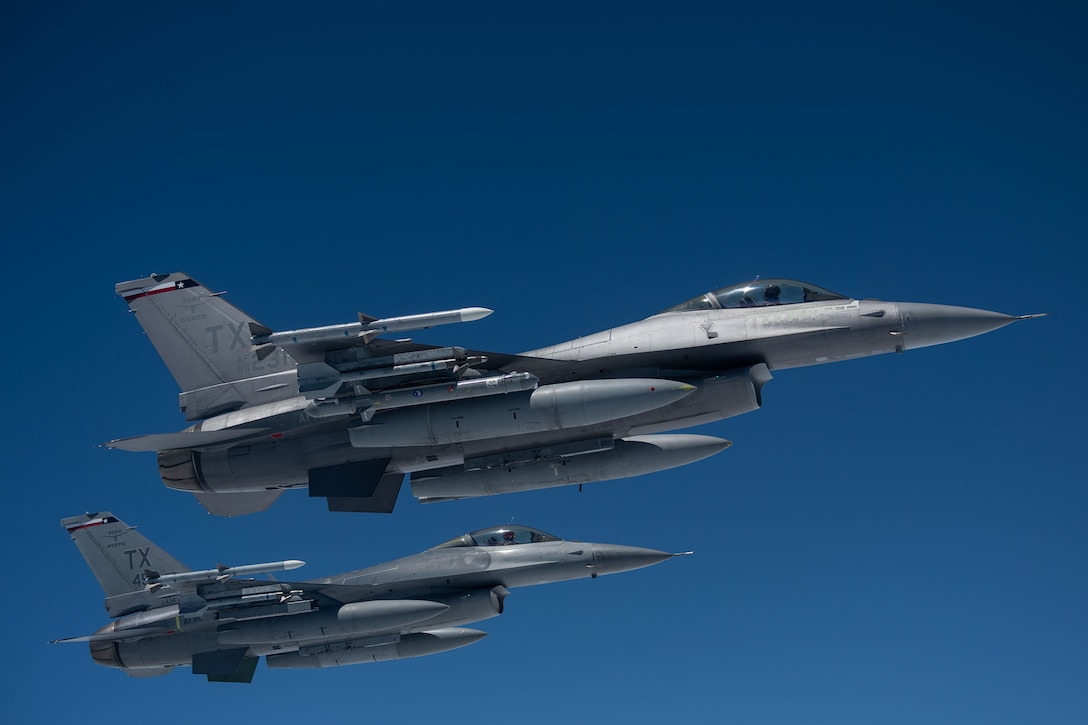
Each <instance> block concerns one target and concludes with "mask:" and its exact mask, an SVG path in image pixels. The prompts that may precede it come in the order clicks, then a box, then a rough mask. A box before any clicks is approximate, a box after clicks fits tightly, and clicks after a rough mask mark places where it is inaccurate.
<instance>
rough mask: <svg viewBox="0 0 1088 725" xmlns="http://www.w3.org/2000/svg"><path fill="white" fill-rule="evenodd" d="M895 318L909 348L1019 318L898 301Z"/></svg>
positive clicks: (971, 333) (960, 336) (978, 332)
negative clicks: (897, 311)
mask: <svg viewBox="0 0 1088 725" xmlns="http://www.w3.org/2000/svg"><path fill="white" fill-rule="evenodd" d="M899 319H900V322H901V323H902V327H903V329H902V333H903V347H904V348H906V349H908V350H913V349H914V348H918V347H928V346H930V345H940V344H942V343H945V342H954V341H956V340H963V339H965V338H968V337H974V336H975V335H982V334H984V333H987V332H991V331H992V330H996V329H998V328H999V327H1004V326H1005V325H1008V324H1009V323H1011V322H1016V321H1017V320H1019V319H1022V318H1020V317H1016V316H1014V315H1004V314H1002V313H1000V312H991V311H989V310H977V309H974V308H972V307H953V306H951V305H932V304H926V303H924V302H901V303H899Z"/></svg>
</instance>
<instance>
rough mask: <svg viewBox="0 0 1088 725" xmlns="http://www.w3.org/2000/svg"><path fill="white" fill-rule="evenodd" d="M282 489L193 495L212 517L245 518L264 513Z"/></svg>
mask: <svg viewBox="0 0 1088 725" xmlns="http://www.w3.org/2000/svg"><path fill="white" fill-rule="evenodd" d="M281 493H283V490H282V489H277V490H275V491H255V492H252V493H194V494H193V495H194V496H196V500H197V501H199V502H200V505H201V506H203V507H204V508H206V509H207V510H208V513H210V514H212V515H214V516H227V517H230V516H245V515H246V514H256V513H260V512H261V511H264V510H265V509H267V508H268V507H269V506H271V505H272V504H273V503H275V501H276V499H277V498H279V497H280V494H281Z"/></svg>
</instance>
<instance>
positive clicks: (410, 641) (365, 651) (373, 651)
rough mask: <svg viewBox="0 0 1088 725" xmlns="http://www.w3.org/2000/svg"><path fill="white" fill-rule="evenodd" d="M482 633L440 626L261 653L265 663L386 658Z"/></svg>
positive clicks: (439, 648) (332, 663)
mask: <svg viewBox="0 0 1088 725" xmlns="http://www.w3.org/2000/svg"><path fill="white" fill-rule="evenodd" d="M486 636H487V633H486V632H481V631H480V630H478V629H465V628H463V627H444V628H441V629H432V630H429V631H427V632H419V633H417V634H404V635H397V634H394V635H389V636H387V637H378V638H372V639H361V640H350V641H348V642H335V643H332V644H327V645H320V646H317V647H305V648H302V649H300V650H299V651H298V652H288V653H284V654H277V655H269V656H268V657H265V663H266V664H267V665H268V666H269V667H279V668H287V667H291V668H300V667H340V666H342V665H359V664H364V663H366V662H387V661H389V660H403V659H408V658H409V657H422V656H424V655H433V654H438V653H439V652H447V651H449V650H451V649H457V648H459V647H466V646H468V645H470V644H472V643H473V642H478V641H479V640H481V639H483V638H484V637H486Z"/></svg>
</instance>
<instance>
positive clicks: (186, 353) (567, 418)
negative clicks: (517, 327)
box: [106, 273, 1037, 516]
mask: <svg viewBox="0 0 1088 725" xmlns="http://www.w3.org/2000/svg"><path fill="white" fill-rule="evenodd" d="M117 293H118V294H119V295H120V296H122V297H123V298H124V300H125V301H126V302H127V303H128V305H129V308H130V309H131V311H132V312H134V313H135V314H136V319H137V320H139V322H140V324H141V325H142V326H143V328H144V330H146V332H147V334H148V337H150V338H151V342H152V344H154V346H155V348H156V349H157V350H158V352H159V354H160V355H161V356H162V358H163V360H164V361H165V362H166V365H167V367H168V368H169V369H170V372H171V373H172V374H173V376H174V379H175V380H176V381H177V383H178V385H179V387H180V388H181V390H182V393H181V395H180V404H181V410H182V412H183V413H184V414H185V417H186V419H187V420H190V421H195V425H193V426H191V427H189V428H187V429H186V430H184V431H182V432H179V433H167V434H157V435H147V436H140V437H136V438H124V439H120V440H114V441H110V442H109V443H107V444H106V445H107V446H109V447H111V448H120V449H124V450H130V451H157V452H158V463H159V470H160V472H161V475H162V479H163V482H164V483H165V484H166V485H167V486H168V487H170V488H174V489H178V490H182V491H190V492H192V493H194V494H195V495H196V497H197V498H198V499H199V500H200V502H201V503H202V504H203V505H204V506H205V507H206V508H207V509H208V510H209V511H211V512H212V513H215V514H220V515H225V516H231V515H238V514H244V513H250V512H254V511H260V510H262V509H264V508H266V507H267V506H269V505H270V504H271V503H272V502H273V501H274V500H275V499H276V498H277V497H278V496H279V495H280V493H281V492H282V491H283V490H284V489H287V488H300V487H305V486H308V487H309V493H310V495H311V496H322V497H327V499H328V506H329V508H330V509H331V510H334V511H379V512H389V511H391V510H392V509H393V505H394V503H395V501H396V498H397V494H398V492H399V490H400V486H401V483H402V481H403V479H404V475H405V474H406V473H410V474H411V487H412V494H413V495H414V496H416V497H417V498H419V499H420V500H421V501H424V502H430V501H442V500H449V499H457V498H468V497H472V496H486V495H491V494H497V493H506V492H511V491H523V490H528V489H533V488H544V487H550V486H563V485H568V484H582V483H589V482H593V481H605V480H610V479H616V478H624V477H628V476H636V475H640V474H644V473H650V472H653V471H660V470H664V469H668V468H673V467H675V466H681V465H684V464H687V463H691V462H693V461H697V460H700V459H703V458H706V457H707V456H710V455H713V454H715V453H717V452H719V451H721V450H722V449H724V448H726V447H728V446H729V445H731V443H730V441H726V440H723V439H720V438H714V437H710V436H705V435H692V434H670V433H662V432H663V431H670V430H675V429H678V428H686V427H689V426H694V425H699V424H702V423H708V422H711V421H716V420H721V419H723V418H728V417H730V416H734V415H740V414H741V413H747V412H749V411H752V410H755V409H756V408H758V407H759V406H760V391H761V389H762V388H763V386H764V385H765V384H766V383H767V381H769V380H770V379H771V372H772V371H775V370H783V369H787V368H794V367H800V366H805V365H817V364H820V363H827V362H834V361H836V360H847V359H851V358H857V357H864V356H867V355H878V354H881V353H889V352H902V351H903V350H910V349H914V348H918V347H926V346H929V345H938V344H941V343H945V342H951V341H954V340H961V339H964V338H967V337H972V336H974V335H980V334H982V333H985V332H989V331H991V330H995V329H997V328H999V327H1003V326H1005V325H1007V324H1009V323H1011V322H1015V321H1016V320H1022V319H1026V318H1030V317H1036V316H1037V315H1022V316H1019V317H1017V316H1011V315H1004V314H1000V313H997V312H989V311H986V310H977V309H970V308H966V307H950V306H946V305H934V304H919V303H904V302H883V301H879V300H857V299H853V298H850V297H847V296H845V295H840V294H837V293H835V292H831V291H830V290H827V289H823V288H821V287H817V286H815V285H811V284H807V283H805V282H797V281H793V280H788V279H766V280H759V281H755V282H748V283H743V284H738V285H734V286H732V287H726V288H724V289H720V290H717V291H714V292H708V293H706V294H704V295H700V296H698V297H696V298H694V299H691V300H688V301H687V302H684V303H682V304H679V305H676V306H674V307H670V308H669V309H667V310H664V311H662V312H660V313H658V314H656V315H653V316H651V317H648V318H646V319H645V320H642V321H640V322H633V323H631V324H627V325H623V326H621V327H616V328H613V329H610V330H605V331H603V332H599V333H596V334H593V335H588V336H586V337H580V338H578V339H575V340H571V341H569V342H564V343H561V344H559V345H553V346H551V347H545V348H540V349H538V350H531V351H529V352H525V353H521V354H520V355H510V354H495V353H490V352H479V351H471V350H465V349H463V348H459V347H431V346H426V345H420V344H416V343H413V342H412V341H410V340H406V339H386V338H382V337H380V336H381V335H385V334H389V333H400V332H404V331H409V330H419V329H425V328H427V327H432V326H434V325H442V324H449V323H455V322H466V321H471V320H476V319H479V318H481V317H483V316H486V315H488V314H490V312H491V311H490V310H488V309H486V308H481V307H468V308H463V309H458V310H451V311H446V312H435V313H429V314H418V315H408V316H404V317H390V318H385V319H375V318H373V317H369V316H366V315H363V314H360V315H359V319H358V321H357V322H351V323H347V324H341V325H330V326H326V327H314V328H306V329H300V330H289V331H279V332H276V331H274V330H273V329H272V328H269V327H267V326H265V325H264V324H262V323H260V322H257V321H256V320H254V319H253V318H252V317H250V316H249V315H247V314H245V313H243V312H242V311H241V310H239V309H238V308H236V307H234V306H233V305H231V304H230V303H229V302H227V301H226V299H224V298H223V297H222V293H221V292H213V291H211V290H209V289H207V288H206V287H204V286H203V285H201V284H200V283H199V282H196V281H195V280H194V279H193V278H191V277H190V276H189V275H187V274H183V273H174V274H166V275H153V276H151V277H148V278H146V279H138V280H133V281H131V282H122V283H120V284H118V285H117Z"/></svg>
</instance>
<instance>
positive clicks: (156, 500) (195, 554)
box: [0, 2, 1088, 724]
mask: <svg viewBox="0 0 1088 725" xmlns="http://www.w3.org/2000/svg"><path fill="white" fill-rule="evenodd" d="M2 12H3V17H2V19H0V92H2V94H3V96H2V97H3V100H4V112H3V113H0V138H2V139H3V141H2V145H0V149H2V150H0V153H2V156H0V169H2V171H0V185H2V187H0V236H2V238H3V239H4V241H5V242H6V245H5V247H6V249H7V250H8V251H7V255H8V259H9V265H8V266H9V272H11V271H13V272H14V273H13V274H9V275H8V277H9V284H8V287H7V288H6V289H5V292H4V294H5V297H6V300H5V305H4V307H5V309H6V310H7V314H6V327H7V329H8V337H7V339H8V340H9V343H11V346H9V349H8V353H7V354H6V355H5V356H4V362H3V366H4V372H5V379H6V380H7V382H8V391H9V392H8V396H7V402H8V405H7V410H8V421H9V423H8V427H7V431H8V435H7V436H5V459H6V461H7V462H8V464H9V467H8V475H7V482H8V487H9V492H10V496H9V519H10V520H11V522H10V523H9V531H10V532H11V533H12V534H13V536H12V537H10V539H9V543H8V546H7V547H6V548H7V553H6V554H5V564H6V566H5V570H6V571H7V572H8V574H9V578H8V581H7V587H8V592H7V596H5V597H4V598H3V604H2V605H0V606H2V607H3V612H4V615H5V616H6V617H7V619H8V621H9V623H13V624H15V626H13V627H9V630H10V634H9V641H8V648H7V651H8V674H7V676H6V681H5V692H6V693H7V695H6V696H5V698H4V699H5V704H6V708H5V710H6V712H7V713H9V714H11V715H13V716H15V717H16V718H17V719H29V718H31V717H34V718H36V719H38V720H41V719H43V718H44V719H45V720H47V721H48V720H53V719H57V720H59V719H60V718H61V717H64V718H65V719H70V717H71V716H73V715H74V714H76V713H78V716H79V719H80V720H81V721H82V722H111V723H112V722H116V721H117V717H122V718H141V717H147V718H154V719H155V720H156V721H157V722H193V721H195V720H197V719H199V720H201V721H208V722H227V721H230V722H236V721H237V718H238V717H239V714H240V713H244V716H245V717H246V719H247V720H254V721H256V720H260V719H263V718H275V719H276V720H277V721H285V720H286V721H296V720H300V719H302V718H306V719H308V720H309V719H313V718H315V717H316V718H319V719H329V720H338V719H342V718H346V717H351V718H364V719H366V720H367V721H373V722H379V721H383V720H387V719H389V718H397V719H398V720H402V721H429V722H434V721H446V720H449V719H451V718H457V719H462V718H464V717H468V718H479V717H487V718H489V719H490V718H501V719H503V720H507V719H510V720H514V721H517V722H519V723H526V722H527V723H534V722H541V723H543V722H548V723H554V722H600V721H627V722H661V721H676V720H678V719H680V718H699V719H709V718H714V719H715V720H716V721H719V722H743V723H768V724H771V723H797V722H805V723H824V722H826V723H837V724H841V723H872V722H881V723H917V722H927V723H964V722H986V723H1021V722H1028V721H1030V722H1047V723H1083V722H1085V720H1086V719H1088V691H1086V689H1085V687H1084V683H1085V682H1086V680H1088V669H1086V661H1085V658H1084V652H1085V651H1086V649H1088V619H1086V618H1085V616H1084V613H1085V612H1086V611H1088V585H1086V583H1085V581H1086V580H1085V576H1084V575H1085V564H1086V554H1088V535H1086V533H1085V532H1086V530H1088V529H1086V526H1085V523H1086V522H1085V510H1086V504H1088V493H1086V490H1085V474H1084V465H1083V450H1084V440H1085V435H1086V433H1088V430H1086V424H1085V418H1084V415H1083V408H1084V403H1085V401H1086V399H1088V396H1086V392H1088V391H1086V385H1085V380H1084V375H1083V370H1084V369H1085V363H1086V362H1088V355H1086V344H1085V339H1084V334H1083V329H1084V324H1083V319H1082V317H1083V316H1082V314H1081V313H1080V309H1081V307H1080V306H1081V305H1082V304H1083V292H1082V290H1081V288H1080V287H1081V278H1082V276H1083V274H1084V271H1085V269H1086V265H1085V252H1084V241H1085V239H1086V232H1088V215H1086V211H1085V209H1086V206H1085V198H1086V192H1088V182H1086V176H1085V172H1084V169H1085V168H1086V166H1088V146H1086V144H1085V141H1084V129H1085V128H1088V113H1086V110H1088V109H1086V100H1085V99H1088V92H1086V91H1088V88H1086V76H1088V58H1086V50H1085V48H1086V46H1085V44H1084V40H1083V39H1084V37H1085V32H1086V30H1088V23H1086V20H1088V13H1086V12H1085V10H1084V8H1083V6H1082V5H1081V4H1078V3H1072V2H1068V3H1062V2H1041V3H1032V4H1030V5H1028V4H1025V3H995V4H990V6H989V7H987V8H985V9H982V8H981V7H980V6H979V5H978V4H968V3H902V4H895V5H892V6H891V7H880V8H878V7H874V4H872V3H860V2H859V3H825V4H820V6H818V7H814V6H812V5H811V4H809V3H795V2H780V3H766V4H752V3H745V4H739V3H679V4H671V5H665V4H660V5H657V4H644V3H562V2H560V3H433V4H432V3H422V2H415V3H401V4H392V3H390V4H380V5H379V4H369V3H326V4H322V5H321V6H320V7H318V8H316V9H315V8H309V7H307V8H303V7H302V6H301V5H297V4H287V3H276V2H271V3H259V4H258V3H251V4H244V3H234V2H216V3H197V4H189V5H173V6H171V5H165V6H164V5H163V4H161V3H159V4H146V3H112V4H107V5H105V6H102V5H92V4H77V3H54V4H41V3H31V4H23V5H22V6H18V7H15V6H13V7H5V9H4V10H3V11H2ZM12 262H13V264H12ZM175 270H180V271H186V272H188V273H190V274H191V275H193V276H194V277H196V278H197V279H199V280H200V281H202V282H203V283H204V284H206V285H208V286H209V287H212V288H215V289H219V290H226V291H227V292H228V293H229V297H230V299H231V300H232V301H233V302H234V303H235V304H236V305H238V306H240V307H242V308H243V309H245V310H247V311H248V312H250V313H252V314H253V315H255V316H256V317H257V318H258V319H260V320H262V321H263V322H264V323H265V324H268V325H269V326H271V327H273V328H276V329H288V328H297V327H306V326H315V325H322V324H331V323H338V322H348V321H351V320H353V319H354V318H355V314H356V312H358V311H364V312H367V313H369V314H374V315H397V314H409V313H416V312H425V311H431V310H438V309H448V308H451V307H460V306H469V305H482V306H487V307H491V308H493V309H495V310H496V312H495V314H493V315H492V316H490V317H488V318H487V319H485V320H482V321H479V322H475V323H471V324H466V325H459V326H453V327H445V328H438V329H435V330H433V331H428V332H425V333H420V334H418V335H417V339H419V340H420V341H423V342H430V343H442V344H457V345H463V346H466V347H476V348H482V349H495V350H503V351H520V350H526V349H531V348H535V347H539V346H543V345H547V344H551V343H554V342H559V341H562V340H565V339H569V338H571V337H574V336H577V335H581V334H586V333H589V332H593V331H596V330H599V329H603V328H607V327H610V326H613V325H618V324H621V323H624V322H629V321H632V320H636V319H640V318H642V317H646V316H648V315H650V314H653V313H655V312H657V311H659V310H661V309H663V308H665V307H669V306H671V305H673V304H676V303H678V302H681V301H683V300H686V299H689V298H691V297H693V296H695V295H697V294H700V293H702V292H705V291H707V290H710V289H715V288H719V287H722V286H725V285H727V284H731V283H734V282H738V281H741V280H745V279H750V278H752V277H754V276H756V275H762V276H764V277H771V276H788V277H794V278H798V279H803V280H808V281H811V282H813V283H815V284H818V285H821V286H825V287H828V288H830V289H833V290H836V291H839V292H843V293H847V294H850V295H854V296H858V297H879V298H883V299H888V300H899V301H917V302H938V303H946V304H957V305H966V306H975V307H981V308H986V309H993V310H998V311H1002V312H1007V313H1015V314H1022V313H1030V312H1049V313H1051V316H1050V317H1048V318H1046V319H1043V320H1036V321H1033V322H1030V323H1020V324H1016V325H1014V326H1012V327H1010V328H1007V329H1004V330H1001V331H998V332H995V333H992V334H990V335H987V336H984V337H981V338H976V339H973V340H968V341H964V342H960V343H956V344H952V345H946V346H941V347H936V348H929V349H924V350H919V351H914V352H908V353H907V354H905V355H902V356H885V357H881V358H872V359H866V360H861V361H854V362H850V363H842V364H836V365H828V366H823V367H818V368H807V369H802V370H793V371H782V372H780V373H778V374H776V376H775V379H774V380H773V381H772V382H770V383H769V384H768V386H767V387H766V389H765V391H764V403H765V405H764V408H763V409H762V410H760V411H758V412H755V413H751V414H748V415H745V416H742V417H739V418H734V419H731V420H727V421H722V422H720V423H716V424H713V425H710V426H705V427H704V428H702V429H700V430H699V431H698V432H705V433H708V434H711V435H719V436H722V437H725V438H729V439H731V440H733V441H734V442H735V445H734V446H733V447H732V448H730V449H729V450H727V451H725V452H723V453H722V454H720V455H718V456H717V457H714V458H711V459H709V460H706V461H703V462H700V463H698V464H695V465H692V466H688V467H686V468H682V469H678V470H674V471H667V472H663V473H659V474H654V475H650V476H645V477H641V478H637V479H632V480H628V481H618V482H609V483H601V484H596V485H590V486H587V487H586V488H585V490H584V491H583V492H581V493H578V492H577V490H576V489H556V490H551V491H541V492H534V493H526V494H518V495H513V496H500V497H493V498H487V499H480V500H474V501H464V502H455V503H450V504H440V505H433V506H426V507H424V506H420V505H418V504H416V503H415V502H414V501H413V500H412V499H410V498H408V497H407V496H406V495H405V496H404V497H402V499H401V501H400V504H399V506H398V509H397V511H396V512H395V513H394V514H393V515H392V516H388V517H382V516H364V515H359V516H355V515H347V514H336V515H334V514H330V513H328V512H327V511H325V510H324V506H323V504H322V503H321V502H320V501H318V500H310V499H308V498H307V497H306V496H305V495H303V494H301V493H298V494H294V495H291V494H287V495H285V496H284V497H283V498H282V499H281V500H280V502H279V503H277V504H276V506H275V507H274V508H273V509H271V510H270V511H268V512H267V513H264V514H260V515H256V516H250V517H244V518H241V519H234V520H223V519H216V518H213V517H210V516H207V515H205V514H204V513H203V510H202V509H200V508H199V507H198V506H197V504H196V503H195V501H194V500H193V499H192V498H191V497H189V496H187V495H184V494H181V493H177V492H174V491H170V490H168V489H166V488H164V487H163V486H162V485H161V483H159V480H158V476H157V471H156V467H155V462H154V457H153V456H151V455H139V454H126V453H122V452H118V451H108V450H103V449H100V448H98V447H97V445H98V444H99V443H101V442H102V441H105V440H108V439H111V438H116V437H121V436H127V435H136V434H140V433H150V432H166V431H172V430H176V429H179V428H181V427H182V426H183V424H184V421H183V420H182V417H181V415H180V414H179V413H178V412H177V407H176V406H177V399H176V393H177V389H176V387H175V385H174V382H173V380H172V379H171V378H170V377H169V375H168V373H167V372H166V369H165V367H163V366H162V365H161V364H160V362H159V360H158V358H157V356H156V355H155V353H154V351H153V349H152V348H151V345H150V344H149V343H148V341H147V340H146V338H144V337H143V336H142V334H141V332H140V330H139V327H138V325H137V324H136V322H135V320H134V319H132V318H131V316H130V315H128V314H126V312H125V306H124V304H123V303H122V301H121V300H120V299H118V298H116V297H115V296H114V294H113V285H114V283H115V282H117V281H121V280H127V279H133V278H136V277H140V276H143V275H145V274H147V273H149V272H169V271H175ZM16 342H18V343H19V344H18V345H15V343H16ZM406 493H407V492H405V494H406ZM102 509H109V510H112V511H113V512H114V513H115V514H117V515H119V516H120V517H122V518H123V519H125V520H126V521H127V522H128V523H131V524H138V525H139V526H140V527H141V530H142V531H143V532H144V533H145V534H146V535H148V536H149V537H150V538H152V539H154V540H155V541H156V542H158V543H160V544H162V545H164V546H165V547H166V548H168V549H169V550H170V551H171V552H172V553H174V554H175V555H176V556H177V557H178V558H180V559H181V560H183V561H185V562H186V563H188V564H189V565H190V566H194V567H200V568H202V567H205V566H210V565H213V564H215V563H217V562H226V563H234V564H242V563H251V562H257V561H267V560H275V559H286V558H300V559H304V560H306V561H308V562H309V564H308V565H307V566H306V567H305V568H304V569H301V570H299V571H298V572H297V573H298V574H300V575H305V576H308V577H316V576H321V575H327V574H332V573H335V572H338V571H343V570H347V569H351V568H356V567H359V566H364V565H368V564H371V563H377V562H379V561H383V560H387V559H390V558H394V557H396V556H401V555H405V554H409V553H413V552H415V551H417V550H420V549H422V548H425V547H427V546H430V545H433V544H436V543H439V542H441V541H444V540H446V539H448V538H450V537H452V536H454V535H457V534H460V533H463V532H466V531H469V530H472V529H476V528H480V527H483V526H487V525H492V524H496V523H502V522H507V521H510V520H516V521H521V522H526V523H531V524H533V525H535V526H539V527H541V528H543V529H545V530H548V531H552V532H553V533H556V534H559V535H562V536H566V537H570V538H582V539H587V540H595V541H605V542H612V543H625V544H633V545H642V546H650V547H655V548H662V549H668V550H677V551H679V550H687V549H694V550H695V551H696V552H697V553H696V555H695V556H692V557H686V558H683V559H678V560H675V561H669V562H666V563H663V564H661V565H659V566H657V567H654V568H651V569H647V570H643V571H637V572H631V573H628V574H623V575H616V576H612V577H607V578H602V579H599V580H597V581H577V582H568V583H563V584H556V585H552V586H548V587H537V588H533V589H524V590H516V591H515V592H514V593H513V595H512V596H511V597H510V599H509V600H508V601H507V611H506V613H505V614H504V615H503V616H502V617H500V618H498V619H495V620H491V621H489V622H485V623H483V624H482V625H481V628H482V629H485V630H487V631H489V632H490V633H491V635H490V636H489V637H488V638H486V639H484V640H483V641H482V642H480V643H478V644H475V645H473V646H472V647H469V648H466V649H463V650H459V651H455V652H452V653H447V654H443V655H437V656H434V657H428V658H421V659H417V660H407V661H403V662H393V663H388V664H385V665H370V666H357V667H346V668H339V669H332V670H326V671H312V672H308V671H298V672H290V671H271V670H268V669H266V668H265V667H264V666H263V664H262V665H261V666H260V668H259V669H258V671H257V677H256V679H255V681H254V683H253V685H252V686H250V687H248V688H247V687H242V686H229V685H215V684H209V683H207V682H205V681H204V679H203V678H202V677H193V676H191V675H189V674H188V673H187V672H175V673H174V674H172V675H170V676H168V677H164V678H159V679H155V680H147V681H139V680H132V679H128V678H126V677H124V676H123V675H122V674H120V673H119V672H117V671H113V670H109V669H106V668H102V667H98V666H96V665H94V664H93V663H92V662H91V661H90V659H89V657H88V655H87V652H86V649H85V648H84V647H82V646H79V645H71V646H63V647H62V646H59V645H54V646H47V645H46V644H45V643H46V642H47V641H48V640H50V639H54V638H56V637H64V636H74V635H78V634H84V633H87V632H90V631H93V630H94V629H96V628H97V627H99V626H101V625H102V624H104V623H105V621H106V617H105V615H104V612H103V610H102V609H101V593H100V591H99V589H98V587H97V585H96V583H95V581H94V580H93V578H92V577H91V575H90V573H89V571H88V570H86V568H85V567H84V565H83V562H82V559H81V558H80V557H79V556H78V553H77V551H76V549H75V547H74V546H73V545H72V544H71V542H69V541H68V540H67V537H66V536H65V534H64V532H63V531H62V529H61V528H60V526H59V524H58V522H59V519H60V518H62V517H64V516H68V515H72V514H75V513H80V512H83V511H87V510H102ZM12 529H14V530H13V531H12Z"/></svg>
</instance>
